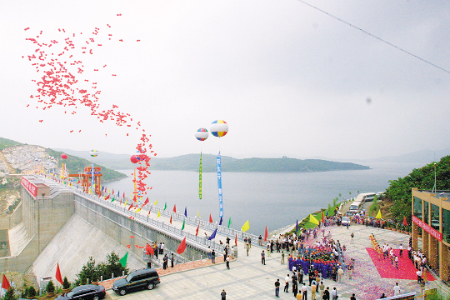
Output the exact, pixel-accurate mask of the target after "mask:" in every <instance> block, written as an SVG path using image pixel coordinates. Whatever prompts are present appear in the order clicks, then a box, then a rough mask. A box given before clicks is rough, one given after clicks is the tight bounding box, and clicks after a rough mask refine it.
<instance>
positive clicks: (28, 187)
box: [20, 177, 37, 198]
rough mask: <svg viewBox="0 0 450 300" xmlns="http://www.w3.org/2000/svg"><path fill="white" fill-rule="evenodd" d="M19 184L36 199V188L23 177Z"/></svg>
mask: <svg viewBox="0 0 450 300" xmlns="http://www.w3.org/2000/svg"><path fill="white" fill-rule="evenodd" d="M20 183H21V184H22V186H23V187H24V188H25V189H26V190H27V191H28V192H29V193H30V194H31V195H32V196H33V197H35V198H36V197H37V186H35V185H34V184H33V183H31V182H30V181H28V179H26V178H25V177H22V179H21V181H20Z"/></svg>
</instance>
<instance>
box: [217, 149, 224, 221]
mask: <svg viewBox="0 0 450 300" xmlns="http://www.w3.org/2000/svg"><path fill="white" fill-rule="evenodd" d="M221 164H222V158H221V156H220V152H219V154H217V160H216V167H217V187H218V189H219V217H220V218H222V217H223V197H222V166H221Z"/></svg>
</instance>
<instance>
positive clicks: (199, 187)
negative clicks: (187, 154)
mask: <svg viewBox="0 0 450 300" xmlns="http://www.w3.org/2000/svg"><path fill="white" fill-rule="evenodd" d="M198 197H199V198H200V200H202V153H201V152H200V167H199V168H198Z"/></svg>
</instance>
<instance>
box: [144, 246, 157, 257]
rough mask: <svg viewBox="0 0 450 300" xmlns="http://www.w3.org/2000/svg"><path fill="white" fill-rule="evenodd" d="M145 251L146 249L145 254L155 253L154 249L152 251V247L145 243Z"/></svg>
mask: <svg viewBox="0 0 450 300" xmlns="http://www.w3.org/2000/svg"><path fill="white" fill-rule="evenodd" d="M145 251H146V254H147V255H150V254H151V255H153V254H155V251H153V248H152V247H150V245H149V244H148V243H147V245H145Z"/></svg>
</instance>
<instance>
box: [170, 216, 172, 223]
mask: <svg viewBox="0 0 450 300" xmlns="http://www.w3.org/2000/svg"><path fill="white" fill-rule="evenodd" d="M170 224H172V216H170Z"/></svg>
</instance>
